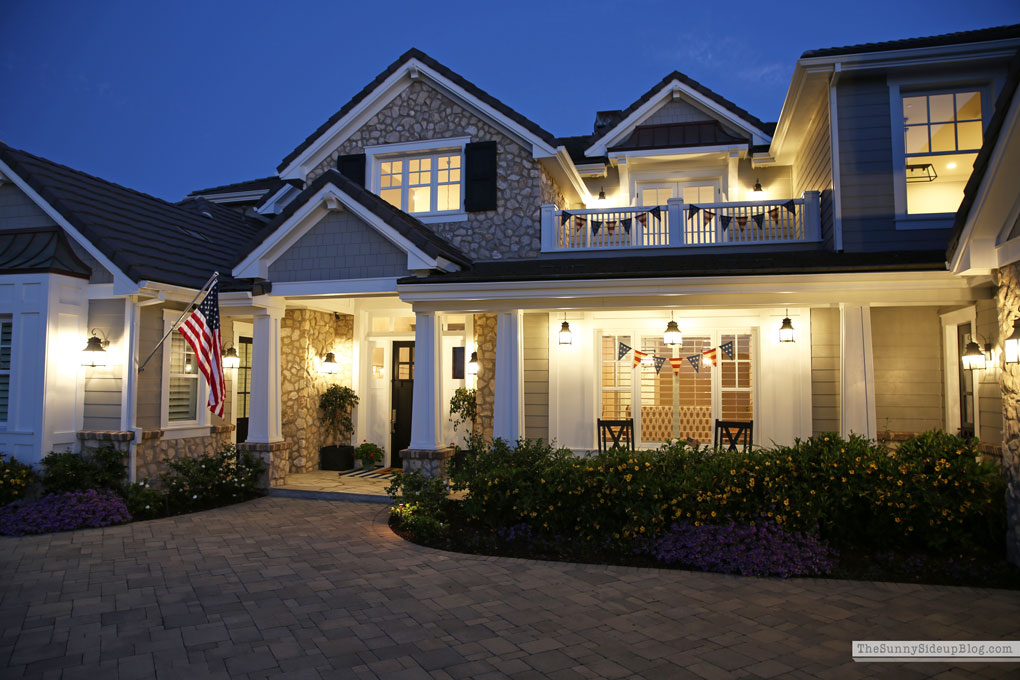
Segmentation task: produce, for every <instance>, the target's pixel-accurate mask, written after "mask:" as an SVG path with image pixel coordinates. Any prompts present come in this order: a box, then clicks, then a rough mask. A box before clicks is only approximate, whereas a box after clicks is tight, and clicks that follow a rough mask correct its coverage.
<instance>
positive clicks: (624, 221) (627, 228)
mask: <svg viewBox="0 0 1020 680" xmlns="http://www.w3.org/2000/svg"><path fill="white" fill-rule="evenodd" d="M630 223H631V218H629V217H628V218H626V219H622V220H620V224H622V225H623V230H624V231H625V232H627V233H628V234H629V233H630Z"/></svg>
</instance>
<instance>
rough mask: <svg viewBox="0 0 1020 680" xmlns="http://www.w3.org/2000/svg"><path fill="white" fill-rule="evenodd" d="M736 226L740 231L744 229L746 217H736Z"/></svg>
mask: <svg viewBox="0 0 1020 680" xmlns="http://www.w3.org/2000/svg"><path fill="white" fill-rule="evenodd" d="M737 225H738V226H739V227H740V228H741V229H743V228H744V227H746V226H747V217H746V216H743V215H742V216H740V217H738V218H737Z"/></svg>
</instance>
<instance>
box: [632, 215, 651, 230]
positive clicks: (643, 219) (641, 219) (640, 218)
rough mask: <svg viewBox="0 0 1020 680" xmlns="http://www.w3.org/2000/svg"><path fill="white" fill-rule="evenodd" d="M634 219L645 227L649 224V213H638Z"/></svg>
mask: <svg viewBox="0 0 1020 680" xmlns="http://www.w3.org/2000/svg"><path fill="white" fill-rule="evenodd" d="M634 219H636V220H637V221H638V224H640V225H641V226H642V227H643V226H645V225H646V224H648V213H638V214H637V215H636V216H635V218H634Z"/></svg>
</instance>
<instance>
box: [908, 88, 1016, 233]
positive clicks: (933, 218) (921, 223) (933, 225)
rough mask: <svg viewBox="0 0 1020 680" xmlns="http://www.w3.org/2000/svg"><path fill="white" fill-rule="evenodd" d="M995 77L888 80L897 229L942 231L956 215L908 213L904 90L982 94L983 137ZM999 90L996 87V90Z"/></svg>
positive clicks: (992, 100) (991, 101)
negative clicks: (972, 91) (950, 79)
mask: <svg viewBox="0 0 1020 680" xmlns="http://www.w3.org/2000/svg"><path fill="white" fill-rule="evenodd" d="M994 80H995V79H994V78H993V77H991V76H988V75H984V76H980V75H977V74H974V75H973V76H968V75H964V76H962V77H961V78H959V79H955V78H954V79H953V80H952V81H949V82H945V81H943V82H939V81H932V80H930V79H928V78H925V79H918V78H899V79H894V78H890V79H889V122H890V124H891V126H890V132H891V136H892V145H891V147H890V148H891V150H892V177H893V201H894V204H895V208H896V215H895V222H896V229H897V230H901V231H910V230H916V229H942V228H948V227H951V226H953V220H954V219H955V218H956V212H955V211H954V212H949V213H917V214H913V215H909V214H907V176H906V175H907V171H906V165H905V164H906V156H907V154H906V148H905V147H904V142H903V94H904V93H903V90H907V91H908V92H907V93H908V94H916V95H922V94H929V93H932V92H935V91H952V92H959V91H961V90H966V89H968V88H970V89H974V90H977V91H978V92H980V93H981V124H982V135H983V134H984V132H985V131H987V128H988V121H989V119H990V118H991V112H992V110H993V109H994V108H995V98H994V97H993V96H992V88H993V85H994ZM996 89H997V88H996Z"/></svg>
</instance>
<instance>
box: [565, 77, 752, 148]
mask: <svg viewBox="0 0 1020 680" xmlns="http://www.w3.org/2000/svg"><path fill="white" fill-rule="evenodd" d="M674 90H679V91H680V92H681V93H682V94H684V95H685V96H686V97H687V98H688V99H689V100H692V102H693V103H694V104H696V105H698V107H699V108H701V109H705V110H707V111H706V112H707V113H708V114H710V115H712V116H715V117H718V118H721V119H723V120H725V121H726V122H728V123H729V124H730V125H733V126H735V127H737V128H740V129H741V130H744V131H745V132H749V133H751V141H752V143H753V144H768V143H769V142H771V141H772V137H770V136H769V135H768V134H767V133H766V132H765V131H764V130H762V129H761V128H759V127H758V126H757V125H755V124H754V123H751V122H750V121H747V120H745V119H743V118H741V117H740V116H738V115H736V114H735V113H733V112H732V111H730V110H729V109H727V108H725V107H723V106H720V105H719V104H718V103H716V102H715V101H714V100H712V99H709V98H708V97H706V96H705V95H703V94H701V93H700V92H698V91H697V90H695V89H694V88H692V87H691V86H689V85H687V84H686V83H682V82H680V81H679V80H673V81H670V82H669V83H667V84H666V85H665V86H664V87H663V88H662V89H661V90H660V91H659V93H658V94H656V95H655V96H653V97H652V98H651V99H649V100H648V101H647V102H645V103H644V104H642V105H641V106H640V107H638V109H637V110H636V111H634V113H632V114H630V115H629V116H627V117H626V118H624V119H623V120H622V121H620V122H619V123H617V125H616V126H615V127H614V128H613V129H612V130H610V131H609V132H607V133H605V134H604V135H602V136H601V137H600V138H599V139H598V141H596V142H595V143H594V144H592V145H591V146H590V147H588V148H587V149H585V152H584V155H585V156H604V155H606V149H608V148H609V147H611V146H612V145H613V144H615V143H617V142H619V141H620V140H621V139H622V138H623V137H624V135H626V134H627V133H629V132H630V130H631V128H633V127H636V126H637V125H639V124H640V123H641V121H643V120H644V119H645V118H647V117H648V116H650V115H651V114H652V113H654V112H655V111H656V110H657V109H658V108H659V107H660V106H661V105H662V103H663V100H664V99H667V98H669V99H672V97H673V91H674Z"/></svg>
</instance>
